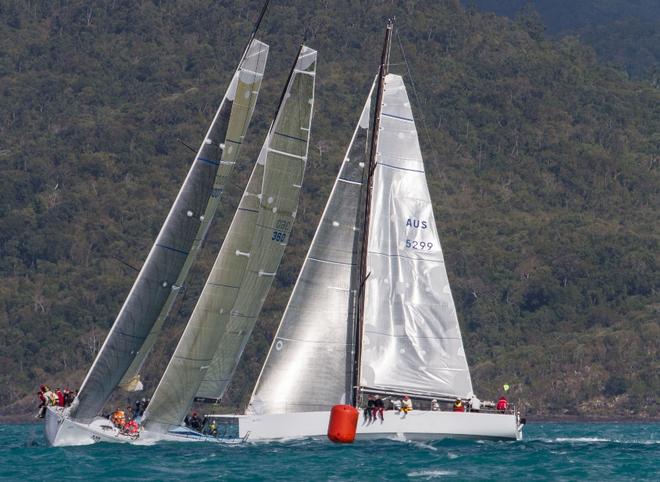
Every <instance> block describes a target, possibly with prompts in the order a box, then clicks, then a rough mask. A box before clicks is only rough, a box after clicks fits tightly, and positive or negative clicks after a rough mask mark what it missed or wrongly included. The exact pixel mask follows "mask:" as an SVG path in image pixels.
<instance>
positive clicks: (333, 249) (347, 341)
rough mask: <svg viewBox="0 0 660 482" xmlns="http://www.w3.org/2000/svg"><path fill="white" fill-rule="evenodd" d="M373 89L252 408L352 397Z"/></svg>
mask: <svg viewBox="0 0 660 482" xmlns="http://www.w3.org/2000/svg"><path fill="white" fill-rule="evenodd" d="M372 93H373V87H372V91H371V93H370V94H369V97H368V98H367V102H366V104H365V106H364V108H363V110H362V115H361V116H360V121H359V123H358V126H357V127H356V129H355V132H354V134H353V139H352V140H351V144H350V145H349V147H348V151H347V153H346V157H345V158H344V162H343V163H342V166H341V169H340V171H339V175H338V177H337V180H336V181H335V185H334V187H333V189H332V192H331V194H330V198H329V199H328V203H327V204H326V207H325V210H324V212H323V215H322V216H321V221H320V223H319V226H318V228H317V230H316V234H315V235H314V239H313V241H312V244H311V246H310V248H309V251H308V252H307V256H306V258H305V262H304V264H303V267H302V270H301V272H300V275H299V276H298V280H297V281H296V285H295V287H294V289H293V293H292V294H291V298H290V299H289V303H288V305H287V307H286V311H285V312H284V315H283V317H282V321H281V322H280V326H279V329H278V331H277V334H276V335H275V339H274V340H273V344H272V345H271V349H270V352H269V353H268V357H267V358H266V362H265V364H264V367H263V370H262V372H261V375H260V377H259V380H258V382H257V385H256V387H255V389H254V393H253V395H252V399H251V400H250V405H249V406H248V412H249V413H286V412H306V411H314V410H325V409H329V408H330V407H331V406H332V405H334V404H336V403H341V402H345V401H347V400H348V399H349V398H350V392H351V380H352V372H353V350H354V343H355V342H354V340H353V334H354V325H353V322H354V319H355V313H354V311H355V308H356V299H355V294H356V289H357V287H356V282H357V270H356V269H355V268H356V266H357V263H358V257H359V251H360V248H359V238H360V237H359V232H360V226H361V217H362V213H363V211H364V210H363V208H362V205H363V200H362V198H363V195H364V193H363V188H362V186H363V181H364V177H365V176H364V173H365V169H364V165H365V160H366V157H367V155H368V152H367V151H368V142H367V141H368V137H369V110H370V105H371V96H372Z"/></svg>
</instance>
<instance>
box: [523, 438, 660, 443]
mask: <svg viewBox="0 0 660 482" xmlns="http://www.w3.org/2000/svg"><path fill="white" fill-rule="evenodd" d="M539 440H540V441H541V442H545V443H572V444H593V443H614V444H629V445H657V444H660V440H622V439H612V438H602V437H556V438H544V439H539ZM530 442H531V440H530Z"/></svg>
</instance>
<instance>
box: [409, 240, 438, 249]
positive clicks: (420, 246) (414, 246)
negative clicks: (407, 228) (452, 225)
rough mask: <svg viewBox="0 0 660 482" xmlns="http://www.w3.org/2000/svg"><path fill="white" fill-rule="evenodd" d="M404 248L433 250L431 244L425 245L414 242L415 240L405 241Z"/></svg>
mask: <svg viewBox="0 0 660 482" xmlns="http://www.w3.org/2000/svg"><path fill="white" fill-rule="evenodd" d="M406 248H412V249H426V250H430V249H431V248H433V243H427V242H426V241H415V240H412V239H406Z"/></svg>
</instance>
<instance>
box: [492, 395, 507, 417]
mask: <svg viewBox="0 0 660 482" xmlns="http://www.w3.org/2000/svg"><path fill="white" fill-rule="evenodd" d="M508 407H509V402H508V401H507V399H506V397H505V396H504V395H502V396H501V397H500V399H499V400H498V401H497V406H496V407H495V408H497V410H498V411H499V412H502V413H504V412H506V409H507V408H508Z"/></svg>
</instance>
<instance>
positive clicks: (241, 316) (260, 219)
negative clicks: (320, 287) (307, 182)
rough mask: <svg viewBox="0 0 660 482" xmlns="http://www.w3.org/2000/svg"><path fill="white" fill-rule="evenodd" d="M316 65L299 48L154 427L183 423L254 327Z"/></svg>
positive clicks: (290, 200)
mask: <svg viewBox="0 0 660 482" xmlns="http://www.w3.org/2000/svg"><path fill="white" fill-rule="evenodd" d="M315 70H316V51H314V50H312V49H309V48H307V47H302V48H301V50H300V53H299V55H298V58H297V61H296V64H295V66H294V68H293V70H292V72H291V74H290V77H289V81H288V83H287V86H286V90H285V92H284V94H283V96H282V101H281V103H280V107H279V109H278V112H277V114H276V117H275V120H274V122H273V125H272V126H271V129H270V131H269V133H268V136H267V139H266V141H265V143H264V147H263V148H262V151H261V154H260V156H259V160H258V162H257V163H256V165H255V168H254V170H253V172H252V175H251V177H250V181H249V182H248V186H247V188H246V191H245V193H244V195H243V198H242V200H241V203H240V205H239V208H238V210H237V212H236V214H235V216H234V219H233V221H232V223H231V225H230V228H229V230H228V232H227V235H226V237H225V240H224V242H223V245H222V247H221V249H220V253H219V254H218V257H217V259H216V261H215V263H214V266H213V269H212V270H211V274H210V275H209V278H208V280H207V282H206V284H205V286H204V289H203V290H202V294H201V295H200V298H199V300H198V302H197V305H196V306H195V309H194V310H193V313H192V315H191V318H190V321H189V322H188V324H187V326H186V329H185V331H184V333H183V335H182V337H181V340H180V341H179V344H178V346H177V348H176V350H175V352H174V355H173V356H172V359H171V360H170V362H169V364H168V366H167V369H166V370H165V373H164V374H163V377H162V378H161V381H160V383H159V385H158V387H157V388H156V391H155V393H154V395H153V397H152V399H151V402H150V404H149V408H148V410H147V412H146V413H145V416H144V420H145V426H146V427H147V428H148V429H149V430H156V431H159V430H160V431H166V430H167V429H169V428H170V427H171V426H173V425H179V424H180V423H181V421H182V420H183V418H184V416H185V414H186V412H187V411H188V410H189V408H190V406H191V405H192V403H193V400H194V397H195V395H196V394H197V393H198V391H199V388H200V384H201V383H202V381H203V380H205V379H206V380H207V381H208V380H209V379H208V378H207V377H206V373H207V372H208V370H209V368H210V367H211V364H212V362H213V360H214V358H217V359H219V360H220V361H221V362H222V363H221V373H222V370H227V369H228V370H230V371H233V367H234V366H235V360H238V358H239V357H240V351H241V350H242V347H244V345H245V342H246V341H247V338H248V337H249V334H250V332H251V331H252V327H253V325H254V321H255V320H256V317H257V315H258V313H259V311H260V310H261V306H262V305H263V301H264V299H265V297H266V294H267V291H268V289H269V288H270V285H271V283H272V281H273V277H274V275H275V272H276V271H277V268H278V266H279V263H280V260H281V257H282V255H283V253H284V248H285V247H286V244H287V243H288V240H289V233H290V230H291V226H292V224H293V220H294V218H295V214H296V210H297V207H298V197H299V191H300V187H301V185H302V179H303V174H304V170H305V164H306V160H307V149H308V142H309V132H310V123H311V118H312V106H313V100H314V84H315ZM218 350H220V354H219V355H217V353H218ZM229 363H231V368H230V367H229V366H228V364H229ZM213 381H215V382H220V381H221V380H213ZM216 387H217V385H216Z"/></svg>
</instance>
